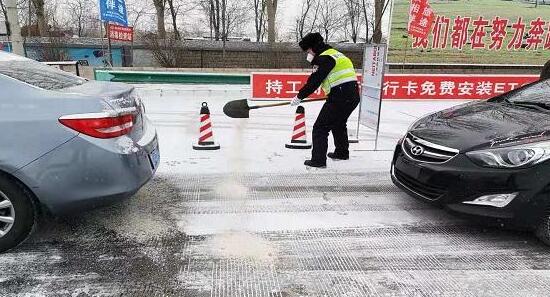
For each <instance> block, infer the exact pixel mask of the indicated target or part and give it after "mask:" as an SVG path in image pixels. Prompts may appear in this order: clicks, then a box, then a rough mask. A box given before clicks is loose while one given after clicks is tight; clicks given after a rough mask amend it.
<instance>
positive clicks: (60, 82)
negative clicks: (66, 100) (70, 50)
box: [0, 59, 86, 90]
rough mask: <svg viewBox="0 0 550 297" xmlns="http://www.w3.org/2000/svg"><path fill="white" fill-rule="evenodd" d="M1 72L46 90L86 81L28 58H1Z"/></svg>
mask: <svg viewBox="0 0 550 297" xmlns="http://www.w3.org/2000/svg"><path fill="white" fill-rule="evenodd" d="M0 74H3V75H6V76H9V77H12V78H15V79H17V80H19V81H22V82H25V83H28V84H30V85H33V86H36V87H39V88H42V89H46V90H59V89H64V88H68V87H74V86H78V85H81V84H83V83H85V82H86V80H85V79H83V78H81V77H78V76H75V75H73V74H71V73H68V72H65V71H62V70H59V69H57V68H55V67H52V66H48V65H46V64H42V63H40V62H36V61H32V60H26V59H25V60H24V59H20V60H7V61H6V60H4V61H2V60H0Z"/></svg>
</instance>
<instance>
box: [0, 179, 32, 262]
mask: <svg viewBox="0 0 550 297" xmlns="http://www.w3.org/2000/svg"><path fill="white" fill-rule="evenodd" d="M35 217H36V214H35V208H34V204H33V200H32V196H31V194H30V193H29V192H28V191H27V190H26V189H24V188H23V186H21V185H19V184H18V183H17V182H15V181H12V180H10V179H8V178H5V177H3V176H0V252H4V251H6V250H9V249H11V248H13V247H16V246H17V245H19V244H20V243H22V242H23V241H25V239H27V237H28V236H29V235H30V233H31V231H32V230H33V227H34V225H35Z"/></svg>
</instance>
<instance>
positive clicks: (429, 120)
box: [409, 101, 550, 152]
mask: <svg viewBox="0 0 550 297" xmlns="http://www.w3.org/2000/svg"><path fill="white" fill-rule="evenodd" d="M548 130H550V113H546V112H542V111H537V110H533V109H529V108H524V107H518V106H513V105H511V104H507V103H502V102H487V101H484V102H475V103H467V104H464V105H459V106H457V107H453V108H450V109H446V110H443V111H440V112H437V113H435V114H432V115H429V116H427V117H425V118H422V119H421V120H419V121H417V122H416V123H415V124H413V126H412V127H411V129H410V131H409V132H410V133H411V134H413V135H414V136H416V137H419V138H422V139H424V140H427V141H430V142H433V143H435V144H439V145H443V146H446V147H450V148H454V149H458V150H460V151H461V152H464V151H470V150H475V149H482V148H489V147H497V146H508V145H513V144H517V143H524V142H535V141H541V140H545V139H549V138H550V131H548Z"/></svg>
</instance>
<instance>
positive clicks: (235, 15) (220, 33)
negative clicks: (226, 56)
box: [199, 0, 249, 41]
mask: <svg viewBox="0 0 550 297" xmlns="http://www.w3.org/2000/svg"><path fill="white" fill-rule="evenodd" d="M199 4H200V7H201V8H202V11H203V12H204V13H205V14H206V15H207V16H208V19H209V24H210V37H211V38H213V39H215V40H222V41H226V40H227V38H228V37H229V36H230V35H231V34H234V33H236V32H237V31H239V30H240V29H241V28H242V27H243V26H244V25H246V22H247V21H248V20H249V14H248V12H249V9H248V7H247V2H246V1H245V0H201V1H200V2H199Z"/></svg>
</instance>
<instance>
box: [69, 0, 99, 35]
mask: <svg viewBox="0 0 550 297" xmlns="http://www.w3.org/2000/svg"><path fill="white" fill-rule="evenodd" d="M92 7H93V4H92V3H91V2H90V0H69V2H68V3H67V8H68V9H69V11H70V12H71V14H70V19H69V22H70V25H71V26H72V27H73V28H75V29H76V34H77V35H78V37H82V36H84V34H85V31H86V29H87V23H88V20H89V19H90V18H91V17H92V16H91V14H90V10H92Z"/></svg>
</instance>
